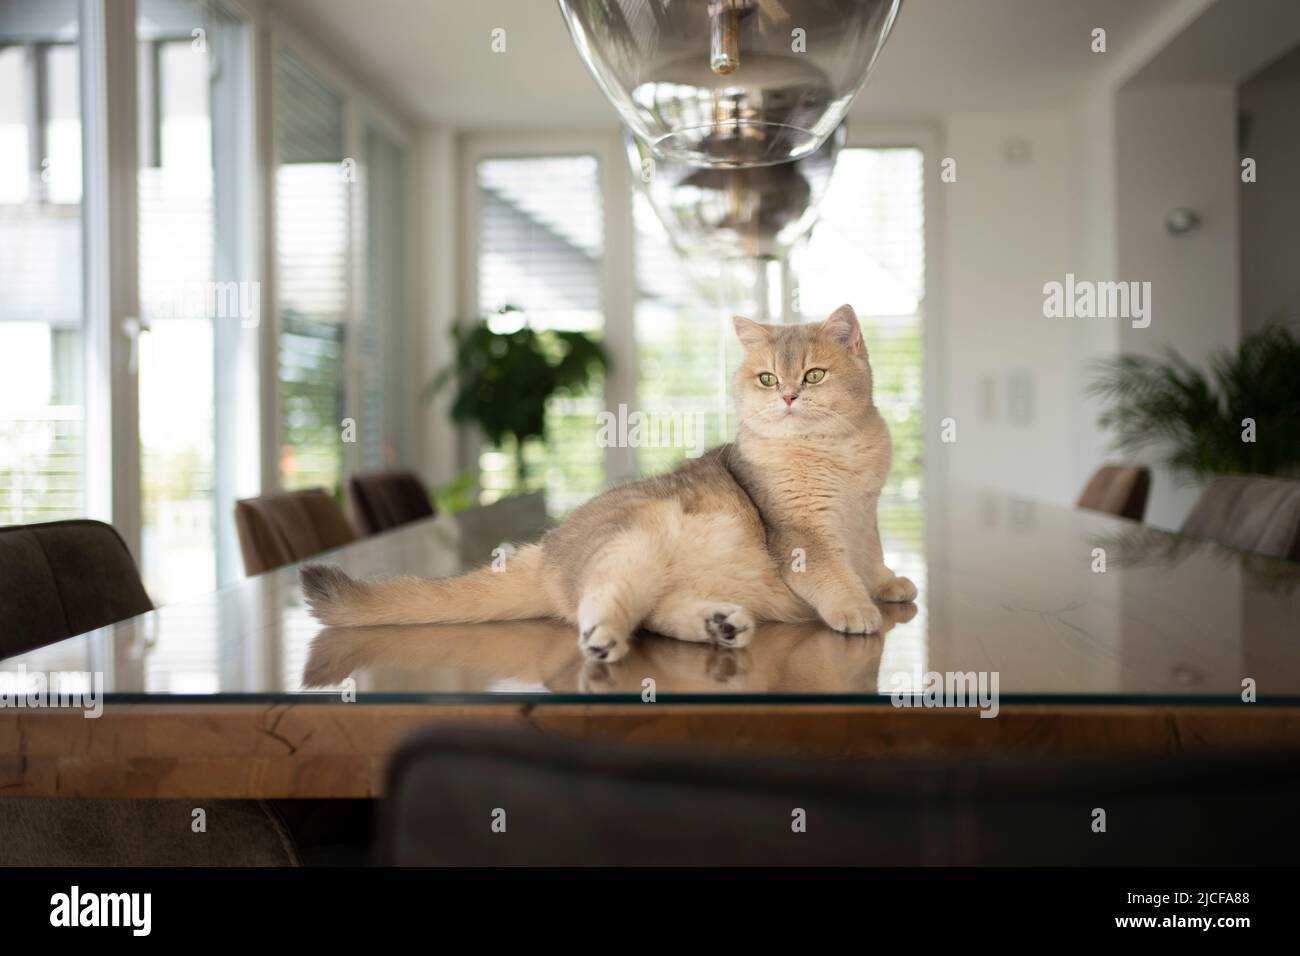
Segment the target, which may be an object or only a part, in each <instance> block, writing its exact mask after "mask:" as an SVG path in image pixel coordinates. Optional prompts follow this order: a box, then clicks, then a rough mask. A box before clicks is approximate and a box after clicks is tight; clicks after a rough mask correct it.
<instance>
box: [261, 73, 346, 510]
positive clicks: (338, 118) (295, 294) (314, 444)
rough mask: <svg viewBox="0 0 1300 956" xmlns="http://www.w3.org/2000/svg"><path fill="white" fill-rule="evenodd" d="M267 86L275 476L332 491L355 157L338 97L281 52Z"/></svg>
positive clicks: (338, 470)
mask: <svg viewBox="0 0 1300 956" xmlns="http://www.w3.org/2000/svg"><path fill="white" fill-rule="evenodd" d="M276 83H277V100H276V110H275V114H276V141H277V148H278V150H279V167H278V168H277V169H276V178H275V195H276V267H277V277H276V290H277V298H278V309H279V329H280V343H279V345H280V356H279V367H280V389H281V391H280V407H281V423H280V424H281V431H282V434H281V445H280V475H281V479H282V481H283V483H284V486H285V487H286V488H288V489H297V488H309V487H313V486H321V487H324V488H325V489H327V490H329V491H331V492H333V493H334V494H336V495H337V494H338V493H339V490H340V485H341V481H342V476H343V465H344V462H343V442H342V440H341V439H342V438H343V437H347V436H346V435H345V433H344V431H343V427H344V426H343V419H344V418H345V416H344V413H343V401H344V371H345V366H344V331H345V328H346V322H347V316H348V311H349V308H350V296H351V294H352V293H351V284H350V282H349V270H350V268H351V261H352V260H351V246H350V243H351V234H352V230H351V216H350V211H349V187H350V186H351V184H352V183H353V182H355V180H356V173H357V170H356V161H355V159H354V158H351V157H345V156H344V147H343V99H342V97H341V95H340V94H339V93H337V92H336V91H335V90H333V89H332V88H331V87H329V86H328V85H326V84H325V83H324V82H323V81H322V80H320V79H318V78H317V77H316V76H315V74H314V73H312V72H311V70H309V69H308V68H307V67H306V66H304V65H303V64H302V63H300V62H299V61H298V60H297V59H296V58H295V57H293V56H292V55H291V54H288V53H284V52H282V53H281V54H280V55H279V58H278V62H277V66H276ZM345 159H346V160H347V161H346V162H345Z"/></svg>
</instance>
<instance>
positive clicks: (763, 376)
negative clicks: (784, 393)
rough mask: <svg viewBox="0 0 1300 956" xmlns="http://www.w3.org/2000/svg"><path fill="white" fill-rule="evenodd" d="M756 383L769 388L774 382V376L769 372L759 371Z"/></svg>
mask: <svg viewBox="0 0 1300 956" xmlns="http://www.w3.org/2000/svg"><path fill="white" fill-rule="evenodd" d="M758 383H759V384H760V385H762V386H763V387H764V388H771V387H772V386H773V385H775V384H776V376H775V375H773V374H772V373H771V372H760V373H759V376H758Z"/></svg>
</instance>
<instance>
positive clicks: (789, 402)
mask: <svg viewBox="0 0 1300 956" xmlns="http://www.w3.org/2000/svg"><path fill="white" fill-rule="evenodd" d="M781 397H782V398H784V399H785V403H786V404H787V405H793V404H794V400H795V399H796V398H798V397H799V396H798V395H782V396H781Z"/></svg>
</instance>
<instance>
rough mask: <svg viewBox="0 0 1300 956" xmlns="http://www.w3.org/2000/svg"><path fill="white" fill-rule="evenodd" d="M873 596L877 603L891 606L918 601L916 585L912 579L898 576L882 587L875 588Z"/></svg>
mask: <svg viewBox="0 0 1300 956" xmlns="http://www.w3.org/2000/svg"><path fill="white" fill-rule="evenodd" d="M871 596H872V597H873V598H875V599H876V600H877V601H885V602H887V603H889V604H905V603H907V602H908V601H915V600H916V585H915V584H913V583H912V582H911V580H910V579H908V578H905V577H903V576H902V575H899V574H896V575H894V576H893V577H892V578H890V579H889V580H888V581H886V582H885V583H884V584H882V585H881V586H880V587H878V588H875V589H874V590H873V591H872V592H871Z"/></svg>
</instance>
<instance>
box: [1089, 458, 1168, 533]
mask: <svg viewBox="0 0 1300 956" xmlns="http://www.w3.org/2000/svg"><path fill="white" fill-rule="evenodd" d="M1150 493H1151V469H1149V468H1144V467H1143V466H1141V465H1103V466H1102V467H1100V468H1098V469H1097V470H1096V471H1095V472H1093V475H1092V478H1091V479H1089V481H1088V485H1087V487H1085V488H1084V489H1083V494H1081V495H1079V501H1078V503H1077V505H1076V507H1079V508H1087V509H1088V510H1089V511H1104V512H1105V513H1106V514H1109V515H1116V516H1117V517H1120V518H1130V519H1132V520H1133V521H1141V520H1142V516H1143V515H1144V514H1146V510H1147V495H1149V494H1150Z"/></svg>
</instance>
